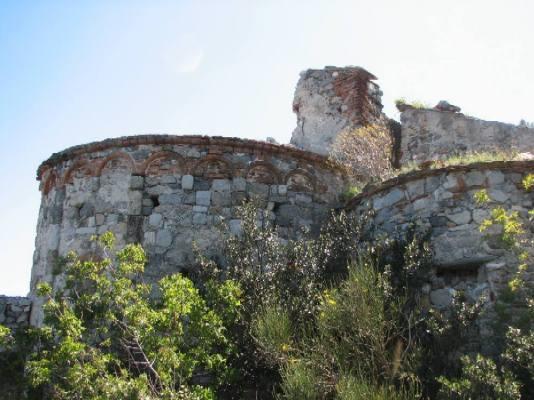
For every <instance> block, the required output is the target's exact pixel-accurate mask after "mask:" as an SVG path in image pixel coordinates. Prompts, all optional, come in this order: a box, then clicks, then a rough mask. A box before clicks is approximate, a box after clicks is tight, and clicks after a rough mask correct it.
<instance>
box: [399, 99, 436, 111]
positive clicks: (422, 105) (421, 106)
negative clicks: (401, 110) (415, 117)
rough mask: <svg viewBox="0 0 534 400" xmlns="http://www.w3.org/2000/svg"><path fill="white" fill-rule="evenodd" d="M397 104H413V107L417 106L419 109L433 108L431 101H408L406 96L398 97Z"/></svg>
mask: <svg viewBox="0 0 534 400" xmlns="http://www.w3.org/2000/svg"><path fill="white" fill-rule="evenodd" d="M395 105H396V106H397V107H398V106H403V105H407V106H411V107H413V108H417V109H419V110H424V109H431V108H432V106H431V105H430V104H429V103H425V102H422V101H419V100H413V101H408V100H406V99H405V98H404V97H401V98H398V99H396V100H395Z"/></svg>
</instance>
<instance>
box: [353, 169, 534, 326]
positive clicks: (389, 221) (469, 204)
mask: <svg viewBox="0 0 534 400" xmlns="http://www.w3.org/2000/svg"><path fill="white" fill-rule="evenodd" d="M533 171H534V161H510V162H493V163H479V164H472V165H470V166H463V167H448V168H442V169H436V170H425V171H419V172H415V173H411V174H408V175H405V176H401V177H398V178H396V179H392V180H390V181H387V182H385V183H384V184H382V185H381V186H379V187H377V188H374V189H370V190H367V191H365V192H364V193H362V194H360V195H358V196H357V197H356V198H354V199H353V200H352V201H351V203H350V204H349V206H348V208H349V209H350V210H352V212H356V213H363V212H365V211H368V210H373V211H374V213H375V215H374V217H373V219H372V221H373V228H374V232H375V234H380V233H389V234H391V233H394V232H396V231H398V230H402V229H406V228H407V226H408V225H409V224H410V223H415V224H416V225H417V226H418V227H419V228H421V229H422V230H423V231H425V230H430V232H431V236H430V243H431V246H432V249H433V253H434V267H435V268H434V274H433V278H432V282H431V283H430V284H429V285H428V287H425V291H426V293H428V294H429V300H430V301H431V303H432V304H433V305H434V306H436V307H440V308H443V307H446V306H448V305H449V304H450V301H451V299H452V295H453V294H454V293H455V291H459V290H462V291H464V292H465V293H466V294H467V295H468V297H469V298H471V299H472V300H476V299H478V298H480V296H481V295H487V297H488V298H489V299H491V300H494V299H495V298H496V297H497V296H498V295H499V291H500V289H502V287H503V285H505V284H506V283H507V282H508V280H509V279H510V278H511V274H513V272H515V268H516V266H517V262H516V259H515V257H514V256H513V255H512V254H511V253H510V252H509V251H507V250H506V249H505V248H504V247H503V246H502V244H501V243H500V242H499V241H496V240H495V236H491V235H490V236H485V234H482V233H481V232H480V231H479V226H480V224H481V222H482V221H483V220H484V219H486V218H487V217H489V215H490V209H491V208H492V207H493V206H497V205H500V206H503V207H504V208H505V209H507V210H514V211H517V212H518V213H519V215H520V216H521V217H522V219H523V220H524V221H528V210H531V209H532V208H533V203H534V193H533V192H532V191H531V192H526V191H525V190H524V188H523V187H522V184H521V181H522V179H523V177H524V176H525V175H526V174H527V173H532V172H533ZM481 189H486V191H487V193H488V194H489V197H490V198H491V199H492V202H491V204H489V205H486V206H480V205H478V204H477V203H476V202H475V200H474V197H473V196H474V194H475V193H476V192H477V191H479V190H481ZM527 229H530V230H532V229H533V227H527ZM533 232H534V231H533ZM489 233H490V234H494V235H495V234H496V233H497V232H496V231H489ZM529 251H531V252H534V249H529ZM528 268H529V271H528V274H529V275H528V276H529V277H530V278H529V279H530V282H531V283H532V284H534V265H529V267H528ZM481 333H484V332H483V329H482V332H481ZM486 333H487V332H486Z"/></svg>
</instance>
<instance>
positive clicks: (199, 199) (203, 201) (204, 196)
mask: <svg viewBox="0 0 534 400" xmlns="http://www.w3.org/2000/svg"><path fill="white" fill-rule="evenodd" d="M196 203H197V205H199V206H209V205H210V204H211V192H210V191H209V190H199V191H198V192H196Z"/></svg>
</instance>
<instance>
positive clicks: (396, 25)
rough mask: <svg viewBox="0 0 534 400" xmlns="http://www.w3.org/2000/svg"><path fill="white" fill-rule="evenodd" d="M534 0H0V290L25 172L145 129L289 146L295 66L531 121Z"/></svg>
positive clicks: (21, 235)
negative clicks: (63, 153)
mask: <svg viewBox="0 0 534 400" xmlns="http://www.w3.org/2000/svg"><path fill="white" fill-rule="evenodd" d="M533 15H534V2H533V1H531V0H524V1H521V0H508V1H499V0H481V1H476V0H447V1H428V0H420V1H416V0H402V1H399V0H389V1H387V0H382V1H381V0H365V1H363V0H352V1H336V0H323V1H314V0H302V1H299V0H293V1H281V0H280V1H277V0H272V1H269V0H242V1H237V0H236V1H232V0H217V1H215V0H213V1H203V0H196V1H193V0H191V1H185V0H183V1H179V0H175V1H158V0H145V1H135V0H130V1H119V0H106V1H98V0H91V1H83V0H79V1H71V0H68V1H52V0H50V1H39V0H33V1H25V0H13V1H10V0H0V167H1V171H2V192H1V195H0V210H1V211H2V218H1V219H0V260H1V264H0V294H9V295H24V294H26V293H27V292H28V289H29V278H30V269H31V263H32V253H33V246H34V240H35V239H34V237H35V226H36V221H37V214H38V210H39V202H40V194H39V192H38V183H37V182H36V181H35V171H36V169H37V166H38V165H39V164H40V162H41V161H43V160H45V159H46V158H48V157H49V156H50V155H51V154H52V153H53V152H57V151H60V150H62V149H64V148H66V147H68V146H72V145H75V144H82V143H86V142H90V141H94V140H100V139H105V138H108V137H116V136H122V135H133V134H144V133H172V134H209V135H222V136H236V137H248V138H254V139H265V138H266V137H267V136H271V137H274V138H275V139H277V140H278V141H279V142H281V143H287V142H288V141H289V139H290V136H291V131H292V130H293V128H294V126H295V124H296V118H295V116H294V115H293V114H292V112H291V103H292V98H293V91H294V87H295V85H296V83H297V80H298V74H299V72H300V71H302V70H304V69H306V68H322V67H324V66H325V65H336V66H345V65H359V66H362V67H365V68H366V69H368V70H369V71H371V72H372V73H374V74H375V75H376V76H377V77H378V78H379V80H378V83H379V84H380V86H381V87H382V90H383V91H384V97H383V103H384V105H385V111H386V113H387V114H388V115H389V116H390V117H398V115H397V113H396V112H395V109H394V106H393V102H394V99H395V98H398V97H405V98H407V99H409V100H410V99H412V100H414V99H415V100H420V101H423V102H428V103H430V104H432V105H433V104H435V103H437V101H439V100H440V99H446V100H449V101H450V102H451V103H453V104H457V105H459V106H460V107H462V109H463V111H465V112H466V113H469V114H471V115H473V116H477V117H480V118H484V119H492V120H501V121H505V122H512V123H518V122H519V120H520V119H526V120H529V121H533V120H534V79H533V75H534V45H533V43H534V17H533Z"/></svg>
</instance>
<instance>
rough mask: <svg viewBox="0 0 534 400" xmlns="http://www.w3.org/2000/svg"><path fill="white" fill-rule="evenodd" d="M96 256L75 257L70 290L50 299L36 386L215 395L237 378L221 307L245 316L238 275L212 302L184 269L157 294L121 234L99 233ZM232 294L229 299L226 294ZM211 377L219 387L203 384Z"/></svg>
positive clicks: (33, 374)
mask: <svg viewBox="0 0 534 400" xmlns="http://www.w3.org/2000/svg"><path fill="white" fill-rule="evenodd" d="M98 243H99V244H100V246H101V253H100V254H99V255H98V256H96V255H95V257H93V258H92V259H90V260H82V259H80V258H78V257H77V256H76V255H75V254H72V255H71V256H70V257H69V262H68V265H67V270H66V287H65V289H64V290H59V291H57V292H56V293H52V289H51V288H50V286H48V285H47V284H41V285H40V286H39V289H38V293H39V295H41V296H45V297H46V298H47V303H46V305H45V323H46V325H45V327H44V328H41V329H40V332H41V340H40V342H38V343H36V344H35V348H34V349H35V350H34V351H33V352H32V353H31V355H30V356H29V360H28V362H27V364H26V370H27V374H28V378H29V383H30V385H31V386H32V387H33V388H34V390H37V391H40V392H41V394H42V395H43V396H44V397H50V398H54V399H72V398H83V399H92V398H103V399H108V398H109V399H111V398H113V399H130V398H146V399H148V398H161V399H185V398H187V399H211V398H213V397H214V390H215V389H216V388H217V387H218V386H219V385H221V384H222V383H224V382H225V381H226V380H227V379H229V378H230V373H231V371H230V370H229V368H228V365H227V358H228V357H229V356H230V355H231V353H232V352H233V351H234V348H233V345H232V343H231V342H230V341H229V339H228V337H227V333H226V328H225V325H224V322H223V317H221V315H219V314H218V313H217V312H216V311H215V306H214V304H211V303H210V301H208V300H207V297H209V298H211V299H217V301H218V305H217V307H219V308H220V307H223V308H225V309H226V312H227V313H230V314H234V315H235V314H236V313H237V312H238V310H239V304H240V302H239V301H240V300H239V298H240V290H239V287H238V286H236V285H235V283H234V282H233V281H226V282H223V283H220V284H219V283H213V282H212V283H211V284H210V285H207V287H208V288H209V289H211V290H212V291H213V292H212V293H211V294H210V296H207V297H206V298H205V297H203V296H202V295H201V293H200V292H199V290H198V289H197V288H196V287H195V286H194V285H193V283H192V282H191V281H190V280H189V279H187V278H185V277H183V276H182V275H180V274H175V275H170V276H167V277H165V278H163V279H162V280H161V281H160V283H159V285H158V291H159V294H158V296H157V298H156V299H153V298H151V297H150V293H151V290H153V289H154V288H152V287H151V286H149V285H147V284H145V283H143V281H142V273H143V271H144V265H145V262H146V256H145V253H144V251H143V249H142V248H141V247H140V246H138V245H128V246H126V247H125V248H124V249H122V250H120V251H118V252H116V253H115V252H114V251H113V243H114V237H113V235H112V234H111V233H109V232H108V233H106V234H104V235H102V237H100V238H99V240H98ZM221 295H223V296H221ZM206 375H208V376H211V377H212V378H211V379H210V380H211V383H209V384H208V385H207V386H204V387H201V386H198V385H196V384H195V381H197V380H198V379H199V378H200V377H204V376H206Z"/></svg>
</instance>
